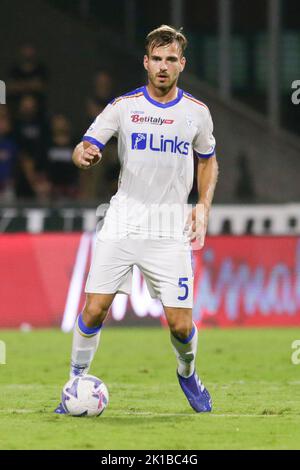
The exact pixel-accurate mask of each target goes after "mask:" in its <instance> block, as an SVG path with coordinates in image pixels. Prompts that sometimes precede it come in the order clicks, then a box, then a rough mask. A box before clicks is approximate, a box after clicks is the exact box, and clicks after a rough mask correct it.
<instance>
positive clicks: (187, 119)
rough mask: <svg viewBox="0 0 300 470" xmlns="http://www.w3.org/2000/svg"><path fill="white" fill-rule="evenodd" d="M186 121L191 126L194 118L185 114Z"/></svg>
mask: <svg viewBox="0 0 300 470" xmlns="http://www.w3.org/2000/svg"><path fill="white" fill-rule="evenodd" d="M186 123H187V126H188V127H192V125H193V124H194V120H193V119H192V118H191V117H190V116H186Z"/></svg>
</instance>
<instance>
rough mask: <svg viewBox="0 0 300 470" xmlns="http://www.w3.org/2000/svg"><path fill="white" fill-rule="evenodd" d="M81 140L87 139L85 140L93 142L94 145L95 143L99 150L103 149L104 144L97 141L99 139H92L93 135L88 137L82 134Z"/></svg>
mask: <svg viewBox="0 0 300 470" xmlns="http://www.w3.org/2000/svg"><path fill="white" fill-rule="evenodd" d="M82 141H87V142H90V143H91V144H94V145H97V147H98V148H99V149H100V150H103V149H104V147H105V145H104V144H102V143H101V142H99V140H97V139H94V137H89V136H88V135H84V136H83V137H82Z"/></svg>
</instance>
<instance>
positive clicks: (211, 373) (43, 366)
mask: <svg viewBox="0 0 300 470" xmlns="http://www.w3.org/2000/svg"><path fill="white" fill-rule="evenodd" d="M71 339H72V337H71V335H65V334H63V333H61V332H60V331H58V330H40V331H33V332H30V333H22V332H18V331H0V340H3V341H5V342H6V347H7V364H6V365H0V448H1V449H111V450H112V449H292V448H294V449H299V448H300V365H298V366H296V365H292V363H291V353H292V349H291V343H292V341H293V340H295V339H300V329H264V330H258V329H250V330H246V329H245V330H239V329H235V330H205V331H203V332H201V333H200V335H199V351H198V362H197V369H198V371H199V373H200V375H201V377H202V379H203V381H204V383H205V385H206V386H207V388H208V389H209V390H210V392H211V395H212V398H213V402H214V410H213V413H209V414H196V413H194V412H193V410H192V409H191V408H190V407H189V405H188V403H187V401H186V399H185V397H184V395H183V394H182V392H181V390H180V388H179V385H178V383H177V378H176V375H175V369H176V367H175V356H174V355H173V351H172V349H171V345H170V341H169V335H168V331H167V330H163V329H160V328H157V329H154V328H148V329H147V328H144V329H142V328H130V329H129V328H126V329H125V328H108V327H107V328H106V329H105V330H104V331H103V334H102V340H101V345H100V350H99V351H98V353H97V356H96V358H95V360H94V363H93V367H92V368H91V373H92V374H94V375H96V376H98V377H100V378H101V379H102V380H104V382H105V383H106V384H107V386H108V388H109V392H110V403H109V407H108V408H107V410H105V412H104V414H103V415H102V416H101V417H99V418H81V419H78V418H72V417H70V416H58V415H55V414H53V412H52V411H53V409H54V407H55V406H56V405H57V404H58V402H59V396H60V391H61V387H62V386H63V384H64V383H65V382H66V381H67V379H68V362H69V355H70V348H71Z"/></svg>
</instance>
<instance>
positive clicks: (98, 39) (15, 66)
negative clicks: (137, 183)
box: [0, 0, 300, 331]
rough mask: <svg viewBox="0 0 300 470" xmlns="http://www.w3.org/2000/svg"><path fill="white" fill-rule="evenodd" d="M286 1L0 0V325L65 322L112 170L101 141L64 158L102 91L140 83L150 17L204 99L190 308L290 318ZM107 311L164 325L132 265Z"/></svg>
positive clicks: (242, 317) (294, 72)
mask: <svg viewBox="0 0 300 470" xmlns="http://www.w3.org/2000/svg"><path fill="white" fill-rule="evenodd" d="M298 12H299V2H298V1H297V0H284V1H283V0H252V1H251V2H249V1H247V0H202V1H201V2H200V1H197V0H188V1H183V0H165V1H164V2H161V1H156V0H152V1H143V2H137V1H136V0H127V1H126V0H123V1H122V0H110V1H109V2H102V1H96V0H77V1H75V0H74V1H69V0H65V1H63V0H30V1H28V2H22V3H21V2H19V1H17V0H2V1H1V15H0V43H1V45H2V46H1V49H0V79H1V80H2V81H4V82H5V84H6V104H0V232H1V236H0V260H1V262H0V270H1V283H0V297H1V306H0V309H1V314H0V328H20V327H24V325H25V327H26V325H27V326H28V327H29V328H30V327H34V328H35V327H60V326H62V328H63V329H64V330H65V331H69V330H70V329H71V327H72V324H73V321H74V318H75V316H76V315H77V313H78V312H79V311H80V309H81V308H82V304H83V302H84V294H83V288H84V279H85V275H86V272H87V269H88V265H89V261H90V254H91V250H92V245H93V233H94V230H95V227H96V224H97V221H98V219H99V217H98V216H97V215H96V207H97V206H99V204H102V203H103V204H104V203H108V202H109V200H110V197H111V196H112V195H113V194H114V192H115V191H116V189H117V178H118V171H119V163H118V158H117V152H116V143H115V142H114V141H112V142H111V143H110V144H109V145H107V147H106V149H105V151H104V158H103V160H102V163H101V165H98V166H97V167H95V168H94V169H93V170H92V171H89V172H80V171H78V170H77V169H76V168H75V167H74V166H73V165H72V163H71V154H72V149H73V147H74V144H75V143H77V142H78V141H79V140H80V139H81V136H82V135H83V133H84V131H85V129H86V128H87V127H88V125H89V124H90V122H91V121H92V120H93V119H94V117H95V116H96V115H97V114H98V113H99V112H100V111H101V110H102V109H103V107H104V106H105V105H106V103H107V102H109V101H110V100H111V98H112V97H114V96H116V95H118V94H119V93H124V92H126V91H128V90H131V89H133V88H136V87H137V86H140V85H141V84H143V83H144V81H145V75H144V72H143V67H142V57H143V53H144V51H143V42H144V37H145V35H146V33H147V32H148V31H149V30H151V29H153V28H154V27H156V26H158V25H160V24H162V23H167V24H168V23H169V24H172V25H174V26H176V27H179V26H183V27H184V31H185V33H186V35H187V37H188V39H189V48H188V50H187V59H188V65H187V68H186V71H185V73H184V74H183V75H182V78H181V82H180V86H181V87H182V88H184V89H186V90H187V91H189V92H190V93H192V94H194V95H195V96H196V97H198V98H199V99H201V100H202V101H204V102H205V103H206V104H207V105H208V106H209V107H210V109H211V113H212V116H213V119H214V123H215V135H216V138H217V143H218V146H217V155H218V160H219V164H220V177H219V182H218V185H217V191H216V194H215V199H214V206H213V209H212V212H211V217H210V223H209V234H208V237H207V241H206V246H205V248H204V250H203V251H202V252H201V253H199V252H196V253H195V255H196V273H195V308H194V318H195V320H196V321H197V322H198V324H199V325H208V326H220V327H223V326H225V327H227V326H245V327H246V326H292V325H294V326H296V325H297V326H299V324H300V184H299V175H300V158H299V151H300V128H299V122H300V105H296V104H293V102H292V93H293V92H295V90H293V88H292V84H293V82H294V81H295V80H297V79H299V80H300V28H299V26H300V15H299V14H298ZM195 198H196V184H195V185H194V188H193V191H192V193H191V196H190V202H195ZM16 292H17V295H16ZM109 323H111V324H119V325H126V324H137V325H144V326H145V325H147V324H149V325H156V324H158V325H159V324H160V323H162V324H163V323H164V319H163V316H162V309H161V306H160V304H158V303H155V302H152V301H150V298H149V295H148V292H147V290H146V286H145V285H144V283H143V281H142V279H141V276H140V274H139V272H138V271H136V272H135V278H134V283H133V292H132V296H131V297H130V299H129V300H127V298H124V297H123V296H121V295H120V296H118V298H117V299H116V300H115V302H114V305H113V308H112V315H111V316H110V320H109Z"/></svg>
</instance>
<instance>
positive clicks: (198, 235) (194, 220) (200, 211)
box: [187, 204, 209, 249]
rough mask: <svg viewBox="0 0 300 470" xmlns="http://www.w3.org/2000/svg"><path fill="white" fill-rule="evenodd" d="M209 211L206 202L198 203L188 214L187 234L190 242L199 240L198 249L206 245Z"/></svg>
mask: <svg viewBox="0 0 300 470" xmlns="http://www.w3.org/2000/svg"><path fill="white" fill-rule="evenodd" d="M208 213H209V210H208V208H206V207H205V206H204V204H197V205H196V207H193V209H192V211H191V213H190V214H189V216H188V220H187V226H188V228H189V230H188V234H187V235H188V238H189V240H190V242H195V241H196V242H197V247H198V249H201V248H203V246H204V241H205V235H206V231H207V225H208Z"/></svg>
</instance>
